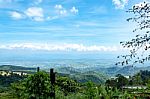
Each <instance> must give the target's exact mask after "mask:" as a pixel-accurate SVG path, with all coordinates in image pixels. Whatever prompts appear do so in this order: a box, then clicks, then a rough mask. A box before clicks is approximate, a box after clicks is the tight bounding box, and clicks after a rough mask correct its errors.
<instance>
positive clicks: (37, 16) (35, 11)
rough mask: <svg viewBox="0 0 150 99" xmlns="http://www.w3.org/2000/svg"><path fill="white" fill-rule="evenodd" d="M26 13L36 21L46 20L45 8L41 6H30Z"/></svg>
mask: <svg viewBox="0 0 150 99" xmlns="http://www.w3.org/2000/svg"><path fill="white" fill-rule="evenodd" d="M25 14H26V15H27V16H28V17H29V18H32V19H33V20H35V21H44V13H43V9H42V8H40V7H30V8H28V9H27V10H26V11H25Z"/></svg>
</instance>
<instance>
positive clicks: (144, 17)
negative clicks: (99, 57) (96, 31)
mask: <svg viewBox="0 0 150 99" xmlns="http://www.w3.org/2000/svg"><path fill="white" fill-rule="evenodd" d="M127 12H129V13H132V14H133V17H131V18H128V19H127V21H132V22H135V23H136V24H137V25H136V26H137V27H136V28H135V29H134V30H133V32H138V33H137V35H136V36H135V38H133V39H131V40H129V41H123V42H120V44H121V45H122V46H123V47H124V48H129V49H130V53H129V54H127V55H121V56H118V58H121V60H122V61H121V62H118V63H116V65H118V64H121V65H128V64H132V65H134V64H136V63H142V64H143V63H144V62H145V61H149V60H150V53H149V49H150V30H149V29H150V3H148V2H143V3H140V4H136V5H134V6H133V7H132V8H131V9H129V10H128V11H127Z"/></svg>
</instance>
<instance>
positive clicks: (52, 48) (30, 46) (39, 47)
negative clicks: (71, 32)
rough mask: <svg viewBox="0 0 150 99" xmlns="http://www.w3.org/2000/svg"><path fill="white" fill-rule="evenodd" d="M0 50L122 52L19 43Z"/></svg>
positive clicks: (106, 49) (95, 46) (108, 48)
mask: <svg viewBox="0 0 150 99" xmlns="http://www.w3.org/2000/svg"><path fill="white" fill-rule="evenodd" d="M0 49H9V50H15V49H18V50H24V49H28V50H41V51H67V52H71V51H75V52H104V51H106V52H107V51H108V52H116V51H120V50H122V49H121V48H120V47H116V46H98V45H92V46H85V45H83V44H35V43H34V44H33V43H21V44H7V45H0Z"/></svg>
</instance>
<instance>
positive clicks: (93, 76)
mask: <svg viewBox="0 0 150 99" xmlns="http://www.w3.org/2000/svg"><path fill="white" fill-rule="evenodd" d="M41 69H42V68H41ZM0 70H9V71H26V72H27V71H32V72H36V68H30V67H22V66H13V65H1V66H0ZM54 70H55V71H56V72H57V74H59V75H61V76H69V77H70V78H72V79H74V80H76V81H78V82H83V83H84V82H87V81H92V82H95V83H98V84H99V83H104V82H105V81H106V80H107V79H109V77H114V76H115V75H117V74H122V75H124V76H129V75H130V76H132V75H134V74H136V73H137V72H139V71H140V70H149V71H150V66H148V67H132V66H124V67H118V66H114V67H107V68H104V67H100V66H97V67H86V68H75V67H66V66H64V67H56V68H54ZM47 71H49V70H47Z"/></svg>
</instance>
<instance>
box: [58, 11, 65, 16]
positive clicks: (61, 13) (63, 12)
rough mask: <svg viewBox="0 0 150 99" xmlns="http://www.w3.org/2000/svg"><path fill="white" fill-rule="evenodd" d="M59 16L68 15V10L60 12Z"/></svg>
mask: <svg viewBox="0 0 150 99" xmlns="http://www.w3.org/2000/svg"><path fill="white" fill-rule="evenodd" d="M59 14H60V15H63V16H65V15H67V10H60V11H59Z"/></svg>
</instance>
